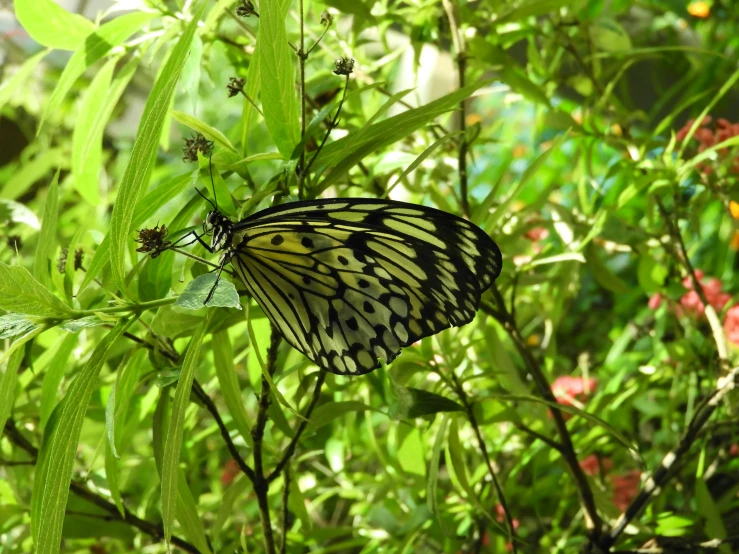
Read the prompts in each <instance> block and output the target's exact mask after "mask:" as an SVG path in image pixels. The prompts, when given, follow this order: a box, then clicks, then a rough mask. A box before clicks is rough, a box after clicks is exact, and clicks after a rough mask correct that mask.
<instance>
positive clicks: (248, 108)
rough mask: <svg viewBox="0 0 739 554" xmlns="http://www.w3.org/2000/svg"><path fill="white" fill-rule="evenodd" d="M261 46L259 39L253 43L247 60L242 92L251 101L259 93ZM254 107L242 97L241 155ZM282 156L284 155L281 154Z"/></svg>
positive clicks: (245, 149) (244, 147)
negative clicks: (252, 50)
mask: <svg viewBox="0 0 739 554" xmlns="http://www.w3.org/2000/svg"><path fill="white" fill-rule="evenodd" d="M260 51H261V48H260V47H259V41H257V43H256V44H255V45H254V54H252V56H251V59H250V60H249V70H248V71H247V73H246V85H245V86H244V94H246V96H248V97H249V98H251V99H252V101H253V102H256V101H257V95H258V94H259V85H260V83H259V80H260V78H259V73H260V71H259V59H260V58H261V54H260ZM254 112H256V109H255V108H254V106H253V105H252V103H251V102H249V100H248V99H247V98H246V97H244V100H243V109H242V110H241V155H242V156H246V155H247V152H248V150H247V148H248V146H249V131H250V130H251V128H252V117H253V116H254ZM283 157H284V156H283Z"/></svg>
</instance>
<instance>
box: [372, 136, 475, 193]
mask: <svg viewBox="0 0 739 554" xmlns="http://www.w3.org/2000/svg"><path fill="white" fill-rule="evenodd" d="M460 133H461V131H455V132H454V133H449V134H446V135H444V136H443V137H441V138H439V139H437V140H436V141H434V143H433V144H432V145H431V146H429V147H428V148H426V150H424V151H423V152H421V153H420V154H419V155H418V157H417V158H416V159H415V160H413V162H411V164H410V165H409V166H408V167H406V168H405V169H404V170H403V173H401V174H400V175H399V176H398V178H397V179H396V180H395V182H394V183H393V184H392V185H391V186H389V187H388V189H387V190H386V191H385V194H383V195H382V198H387V197H388V195H389V194H390V193H391V192H392V191H393V189H394V188H395V187H396V186H398V184H399V183H400V182H401V181H402V180H403V179H405V178H406V177H407V176H408V175H410V173H411V172H413V171H415V170H416V168H417V167H418V166H419V165H421V163H423V161H424V160H425V159H426V158H428V157H429V156H430V155H431V153H432V152H433V151H434V150H436V149H437V148H438V147H439V146H441V145H442V144H444V143H445V142H446V141H447V140H449V139H450V138H452V137H453V136H455V135H458V134H460Z"/></svg>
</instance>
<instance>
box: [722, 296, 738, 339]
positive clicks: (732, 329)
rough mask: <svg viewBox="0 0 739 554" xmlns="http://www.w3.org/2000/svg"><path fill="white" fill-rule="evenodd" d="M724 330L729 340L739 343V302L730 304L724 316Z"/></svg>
mask: <svg viewBox="0 0 739 554" xmlns="http://www.w3.org/2000/svg"><path fill="white" fill-rule="evenodd" d="M724 332H725V333H726V338H727V339H729V341H730V342H733V343H734V344H736V345H739V304H738V305H736V306H732V307H731V308H729V310H728V311H727V312H726V317H725V318H724Z"/></svg>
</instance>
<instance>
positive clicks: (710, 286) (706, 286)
mask: <svg viewBox="0 0 739 554" xmlns="http://www.w3.org/2000/svg"><path fill="white" fill-rule="evenodd" d="M695 276H696V278H697V279H698V281H699V282H700V284H701V288H702V289H703V294H705V296H706V300H708V303H709V304H710V305H711V306H713V308H714V309H715V310H716V311H719V310H721V309H722V308H723V307H724V306H725V305H726V303H727V302H728V301H729V300H731V295H730V294H729V293H726V292H723V291H722V290H721V281H719V280H718V279H716V278H715V277H711V278H710V279H708V280H706V279H704V278H703V277H704V273H703V272H702V271H701V270H700V269H697V270H696V271H695ZM683 286H684V287H685V288H686V289H688V292H686V293H685V294H684V295H683V297H682V298H681V299H680V306H681V307H682V308H683V309H684V310H685V312H686V313H687V314H689V315H693V316H702V315H703V313H704V312H705V309H706V308H705V306H704V305H703V302H701V299H700V297H699V296H698V293H697V292H696V291H695V289H694V288H693V280H692V279H691V278H690V277H686V278H685V279H683ZM681 312H682V310H679V311H678V315H682V313H681Z"/></svg>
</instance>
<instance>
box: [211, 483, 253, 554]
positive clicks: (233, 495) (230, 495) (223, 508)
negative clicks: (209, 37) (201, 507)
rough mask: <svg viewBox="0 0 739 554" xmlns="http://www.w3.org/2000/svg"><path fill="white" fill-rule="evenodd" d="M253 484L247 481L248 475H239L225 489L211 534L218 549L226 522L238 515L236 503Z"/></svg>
mask: <svg viewBox="0 0 739 554" xmlns="http://www.w3.org/2000/svg"><path fill="white" fill-rule="evenodd" d="M250 484H251V482H250V481H249V479H247V477H246V475H243V474H242V475H238V476H237V477H236V478H235V479H234V480H233V482H232V483H231V484H230V485H228V486H227V487H225V490H224V492H223V496H222V497H221V499H220V502H218V513H217V514H216V518H215V521H214V522H213V524H212V526H211V532H212V533H213V543H214V544H215V545H216V547H218V546H220V542H221V531H222V530H223V525H224V524H225V523H226V520H227V519H228V518H229V517H230V516H233V515H234V514H236V513H238V511H236V510H234V503H235V502H236V500H238V498H239V497H240V496H241V495H242V494H244V492H246V490H247V489H248V488H249V485H250ZM218 552H221V550H218Z"/></svg>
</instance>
